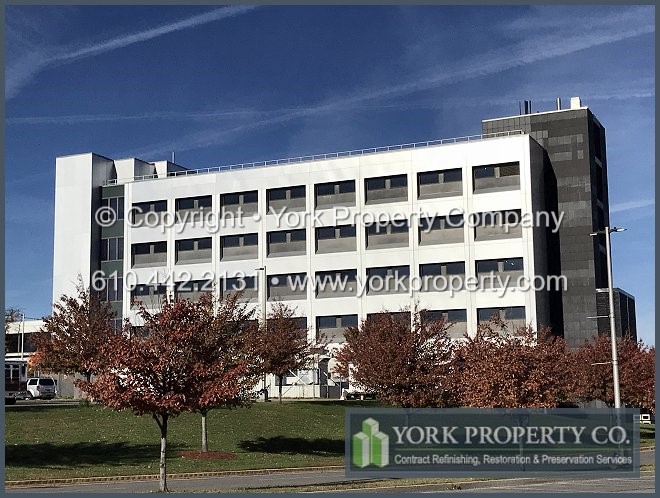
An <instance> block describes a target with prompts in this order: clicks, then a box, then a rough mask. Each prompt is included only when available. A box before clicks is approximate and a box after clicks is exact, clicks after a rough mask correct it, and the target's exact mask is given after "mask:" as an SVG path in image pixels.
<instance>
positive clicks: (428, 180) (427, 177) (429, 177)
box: [417, 171, 438, 185]
mask: <svg viewBox="0 0 660 498" xmlns="http://www.w3.org/2000/svg"><path fill="white" fill-rule="evenodd" d="M417 178H418V179H419V184H420V185H429V184H432V183H438V172H437V171H430V172H427V173H419V174H418V175H417Z"/></svg>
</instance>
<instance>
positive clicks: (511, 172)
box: [499, 163, 520, 177]
mask: <svg viewBox="0 0 660 498" xmlns="http://www.w3.org/2000/svg"><path fill="white" fill-rule="evenodd" d="M499 173H500V176H501V177H502V176H518V175H520V165H519V164H518V163H515V164H513V163H512V164H503V165H501V166H500V167H499Z"/></svg>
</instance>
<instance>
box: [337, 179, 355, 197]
mask: <svg viewBox="0 0 660 498" xmlns="http://www.w3.org/2000/svg"><path fill="white" fill-rule="evenodd" d="M352 192H355V180H348V181H344V182H339V193H340V194H349V193H352Z"/></svg>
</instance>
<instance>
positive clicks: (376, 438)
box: [351, 418, 390, 468]
mask: <svg viewBox="0 0 660 498" xmlns="http://www.w3.org/2000/svg"><path fill="white" fill-rule="evenodd" d="M351 443H352V448H351V450H352V451H351V462H352V463H353V465H355V466H357V467H361V468H363V467H366V466H367V465H369V464H373V465H375V466H376V467H385V466H386V465H388V464H389V463H390V437H389V436H388V435H387V434H385V433H384V432H381V431H380V430H379V427H378V422H377V421H376V420H374V419H373V418H367V419H365V420H363V421H362V430H361V431H360V432H358V433H357V434H353V437H352V439H351Z"/></svg>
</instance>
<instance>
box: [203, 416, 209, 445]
mask: <svg viewBox="0 0 660 498" xmlns="http://www.w3.org/2000/svg"><path fill="white" fill-rule="evenodd" d="M202 451H209V438H208V433H207V431H206V412H202Z"/></svg>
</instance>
